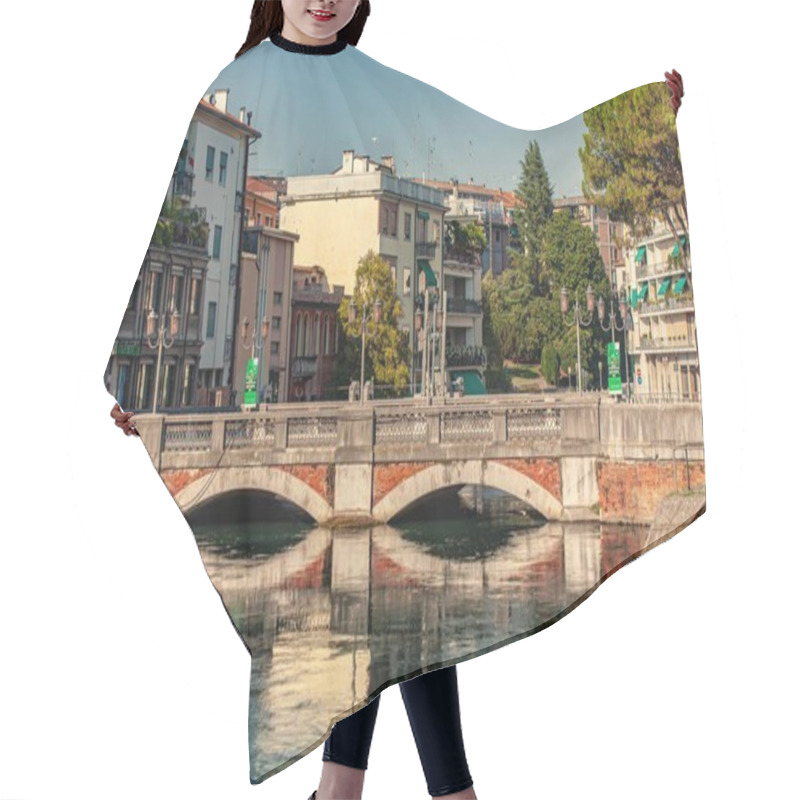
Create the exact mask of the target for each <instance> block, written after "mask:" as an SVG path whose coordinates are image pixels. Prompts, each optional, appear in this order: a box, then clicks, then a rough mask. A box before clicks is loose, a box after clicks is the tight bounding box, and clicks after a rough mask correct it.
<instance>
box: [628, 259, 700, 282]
mask: <svg viewBox="0 0 800 800" xmlns="http://www.w3.org/2000/svg"><path fill="white" fill-rule="evenodd" d="M682 272H683V267H682V266H681V261H680V259H679V258H669V259H667V260H666V261H658V262H657V263H655V264H637V265H636V279H637V280H642V279H644V278H659V277H661V276H662V275H663V276H664V277H666V276H667V275H678V274H680V273H682ZM691 272H692V269H691V266H690V267H689V274H690V275H691Z"/></svg>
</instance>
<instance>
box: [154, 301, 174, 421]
mask: <svg viewBox="0 0 800 800" xmlns="http://www.w3.org/2000/svg"><path fill="white" fill-rule="evenodd" d="M166 317H169V325H167V324H166V319H165V318H166ZM159 323H160V325H159ZM180 324H181V315H180V314H179V313H178V312H177V311H176V309H175V306H173V307H172V308H171V309H170V310H169V312H168V313H167V314H156V312H155V311H154V310H153V309H152V308H151V309H150V313H149V314H148V315H147V333H146V336H145V339H146V341H147V346H148V347H149V348H150V349H151V350H155V349H156V348H158V358H157V359H156V383H155V387H154V392H153V414H156V413H157V409H158V389H159V383H160V382H161V357H162V353H163V351H164V348H167V350H169V348H170V347H172V345H174V344H175V339H176V338H177V337H178V331H179V330H180ZM167 328H169V332H167ZM154 336H155V337H157V338H156V341H155V342H153V341H152V339H153V337H154Z"/></svg>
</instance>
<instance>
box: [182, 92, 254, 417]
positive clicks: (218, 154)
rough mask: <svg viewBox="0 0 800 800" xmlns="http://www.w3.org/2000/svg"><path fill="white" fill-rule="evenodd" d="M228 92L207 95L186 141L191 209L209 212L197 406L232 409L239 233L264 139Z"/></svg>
mask: <svg viewBox="0 0 800 800" xmlns="http://www.w3.org/2000/svg"><path fill="white" fill-rule="evenodd" d="M227 102H228V92H227V90H224V89H219V90H216V91H214V92H211V93H209V94H207V95H206V96H205V97H204V98H203V99H202V100H201V102H200V104H199V105H198V107H197V111H196V113H195V116H194V118H193V120H192V123H191V125H190V126H189V133H188V136H187V141H188V151H189V157H190V160H191V163H192V165H196V166H195V171H194V177H193V188H192V198H191V202H192V204H195V205H198V206H201V207H203V208H205V209H206V221H207V223H208V226H209V243H208V244H209V262H208V273H207V276H206V287H205V296H204V298H203V347H202V349H201V353H200V364H199V369H198V382H199V387H198V403H199V404H200V405H228V404H229V402H230V400H231V389H232V387H233V361H234V349H235V331H234V326H235V322H236V320H235V299H236V287H237V284H238V282H239V274H238V273H239V268H240V254H241V232H242V228H243V220H244V199H245V191H246V181H247V152H248V146H249V144H250V142H251V141H252V140H254V139H256V138H258V137H259V136H260V134H259V132H258V131H256V130H255V129H254V128H252V127H250V125H248V124H247V123H246V121H245V120H246V119H248V118H249V117H248V115H247V113H246V110H245V109H244V108H242V109H240V111H239V115H238V117H237V116H234V115H233V114H229V113H228V110H227Z"/></svg>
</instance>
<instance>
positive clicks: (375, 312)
mask: <svg viewBox="0 0 800 800" xmlns="http://www.w3.org/2000/svg"><path fill="white" fill-rule="evenodd" d="M367 308H368V306H367V303H364V304H363V306H362V313H361V381H360V383H359V391H358V398H359V402H360V403H363V402H364V359H365V356H366V352H367ZM382 309H383V303H382V302H381V300H380V298H377V299H376V300H375V301H374V302H373V304H372V321H373V322H374V323H375V325H376V326H377V325H378V324H380V321H381V312H382ZM357 318H358V309H357V308H356V302H355V300H353V299H351V300H350V306H349V319H350V324H351V325H354V324H355V323H356V320H357Z"/></svg>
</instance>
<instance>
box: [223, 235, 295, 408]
mask: <svg viewBox="0 0 800 800" xmlns="http://www.w3.org/2000/svg"><path fill="white" fill-rule="evenodd" d="M297 240H298V237H297V236H296V235H295V234H292V233H289V232H287V231H281V230H278V229H277V228H271V227H265V226H263V225H262V226H261V227H255V226H252V227H248V228H245V230H244V235H243V237H242V258H241V263H242V268H241V270H240V275H239V283H238V286H237V290H238V291H237V309H236V319H237V331H236V336H237V337H238V338H237V341H236V347H235V349H234V352H235V356H234V364H233V391H234V392H235V394H234V397H233V402H234V403H235V404H236V405H242V403H243V402H244V389H245V375H246V372H247V365H248V363H249V361H250V359H251V358H252V359H256V360H257V362H256V363H257V371H256V387H255V388H256V397H257V402H258V403H259V404H261V403H268V402H273V403H286V402H288V401H289V399H290V377H289V375H290V370H289V352H290V339H291V324H290V323H291V309H292V273H293V269H294V249H295V247H296V245H297Z"/></svg>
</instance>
